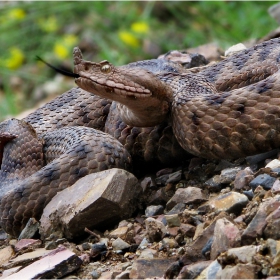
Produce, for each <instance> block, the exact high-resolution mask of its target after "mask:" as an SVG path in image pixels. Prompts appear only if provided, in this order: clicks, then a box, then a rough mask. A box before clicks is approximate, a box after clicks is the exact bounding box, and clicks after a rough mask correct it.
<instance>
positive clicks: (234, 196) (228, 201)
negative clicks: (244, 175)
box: [208, 192, 249, 214]
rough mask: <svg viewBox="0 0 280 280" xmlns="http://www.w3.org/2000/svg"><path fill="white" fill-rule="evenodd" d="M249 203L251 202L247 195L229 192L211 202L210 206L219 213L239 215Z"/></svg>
mask: <svg viewBox="0 0 280 280" xmlns="http://www.w3.org/2000/svg"><path fill="white" fill-rule="evenodd" d="M248 202H249V200H248V198H247V196H246V195H244V194H240V193H238V192H228V193H225V194H221V195H219V196H218V197H215V198H214V199H212V200H210V201H209V202H208V204H209V205H210V207H211V208H213V209H214V210H215V211H218V212H222V211H225V212H228V213H234V214H239V213H240V212H241V211H242V209H243V208H244V207H245V206H246V205H247V203H248Z"/></svg>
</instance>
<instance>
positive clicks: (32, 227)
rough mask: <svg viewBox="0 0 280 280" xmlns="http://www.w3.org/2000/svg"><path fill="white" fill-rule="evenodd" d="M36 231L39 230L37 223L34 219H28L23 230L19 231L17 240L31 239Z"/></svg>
mask: <svg viewBox="0 0 280 280" xmlns="http://www.w3.org/2000/svg"><path fill="white" fill-rule="evenodd" d="M38 229H39V223H38V221H36V219H34V218H30V219H29V220H28V222H27V224H26V226H25V227H24V229H23V230H22V231H21V233H20V235H19V237H18V240H20V239H30V238H32V237H33V236H34V235H35V233H36V232H37V231H38Z"/></svg>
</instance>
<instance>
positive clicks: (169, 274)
mask: <svg viewBox="0 0 280 280" xmlns="http://www.w3.org/2000/svg"><path fill="white" fill-rule="evenodd" d="M183 265H184V263H183V262H182V261H181V260H178V261H176V262H174V263H172V264H171V265H170V266H169V267H168V268H167V270H166V271H165V273H164V278H165V279H174V278H175V277H177V276H178V274H179V272H180V270H181V269H182V267H183Z"/></svg>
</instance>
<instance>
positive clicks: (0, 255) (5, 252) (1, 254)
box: [0, 246, 15, 267]
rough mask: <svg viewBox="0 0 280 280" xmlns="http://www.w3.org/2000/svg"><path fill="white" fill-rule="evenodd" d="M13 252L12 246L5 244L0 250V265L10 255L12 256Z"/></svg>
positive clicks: (0, 265)
mask: <svg viewBox="0 0 280 280" xmlns="http://www.w3.org/2000/svg"><path fill="white" fill-rule="evenodd" d="M14 254H15V252H14V250H13V248H12V246H7V247H5V248H3V249H1V250H0V267H2V264H4V263H6V262H7V261H8V260H9V259H10V258H11V257H12V256H14Z"/></svg>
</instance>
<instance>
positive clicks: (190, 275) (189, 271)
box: [178, 261, 212, 279]
mask: <svg viewBox="0 0 280 280" xmlns="http://www.w3.org/2000/svg"><path fill="white" fill-rule="evenodd" d="M211 263H212V261H202V262H197V263H193V264H189V265H185V266H184V267H183V268H182V270H181V271H180V273H179V275H178V279H195V278H196V277H197V276H198V275H199V274H200V273H201V272H202V271H203V270H204V269H205V268H207V267H208V266H209V265H210V264H211Z"/></svg>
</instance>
